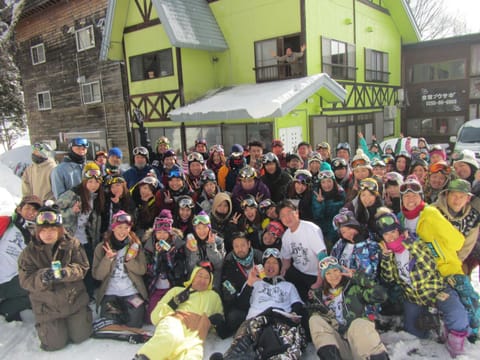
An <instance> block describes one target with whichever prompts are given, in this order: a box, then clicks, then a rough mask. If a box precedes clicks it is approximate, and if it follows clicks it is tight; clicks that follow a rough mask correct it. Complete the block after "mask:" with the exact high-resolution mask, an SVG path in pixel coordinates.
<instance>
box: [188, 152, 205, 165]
mask: <svg viewBox="0 0 480 360" xmlns="http://www.w3.org/2000/svg"><path fill="white" fill-rule="evenodd" d="M187 161H188V162H189V163H190V162H194V161H197V162H199V163H201V164H203V155H202V154H200V153H198V152H193V153H191V154H188V156H187Z"/></svg>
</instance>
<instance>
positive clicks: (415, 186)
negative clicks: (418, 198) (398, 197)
mask: <svg viewBox="0 0 480 360" xmlns="http://www.w3.org/2000/svg"><path fill="white" fill-rule="evenodd" d="M407 192H413V193H415V194H421V193H423V189H422V185H420V184H419V183H417V182H413V181H406V182H404V183H403V184H402V185H400V194H402V195H404V194H406V193H407Z"/></svg>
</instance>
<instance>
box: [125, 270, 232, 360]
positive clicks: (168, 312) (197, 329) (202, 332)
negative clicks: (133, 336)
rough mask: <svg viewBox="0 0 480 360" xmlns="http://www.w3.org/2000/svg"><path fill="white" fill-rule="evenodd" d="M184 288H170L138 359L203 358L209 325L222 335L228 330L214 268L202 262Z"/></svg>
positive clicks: (152, 318) (158, 305) (156, 309)
mask: <svg viewBox="0 0 480 360" xmlns="http://www.w3.org/2000/svg"><path fill="white" fill-rule="evenodd" d="M184 285H185V287H180V286H176V287H174V288H172V289H170V290H169V291H168V292H167V293H166V294H165V295H164V296H163V297H162V299H161V300H160V301H159V303H158V304H157V306H156V307H155V309H154V310H153V312H152V315H151V320H152V323H153V324H154V325H155V326H156V329H155V334H154V335H153V337H152V338H151V339H150V340H149V341H148V342H147V343H146V344H145V345H143V346H142V347H141V348H140V350H139V351H138V353H137V355H136V356H135V359H149V360H162V359H169V360H173V359H189V360H195V359H199V360H201V359H203V343H204V341H205V338H206V337H207V334H208V331H209V329H210V326H211V325H213V326H215V327H216V330H217V333H218V334H219V336H222V335H221V334H223V329H226V325H225V321H224V319H223V308H222V301H221V300H220V296H219V295H218V294H217V293H216V292H215V291H213V290H212V285H213V267H212V264H211V263H210V262H207V261H203V262H200V263H199V264H198V265H197V266H196V267H195V268H194V269H193V271H192V274H191V276H190V279H189V280H188V281H186V282H185V283H184Z"/></svg>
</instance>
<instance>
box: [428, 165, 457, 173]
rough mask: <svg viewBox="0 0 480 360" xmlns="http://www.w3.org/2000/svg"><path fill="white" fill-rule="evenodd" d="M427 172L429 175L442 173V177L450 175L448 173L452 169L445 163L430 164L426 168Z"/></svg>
mask: <svg viewBox="0 0 480 360" xmlns="http://www.w3.org/2000/svg"><path fill="white" fill-rule="evenodd" d="M428 171H429V172H430V173H431V174H436V173H442V174H443V175H450V173H451V172H452V168H451V167H450V166H448V165H447V164H445V163H441V162H438V163H435V164H431V165H430V167H429V168H428Z"/></svg>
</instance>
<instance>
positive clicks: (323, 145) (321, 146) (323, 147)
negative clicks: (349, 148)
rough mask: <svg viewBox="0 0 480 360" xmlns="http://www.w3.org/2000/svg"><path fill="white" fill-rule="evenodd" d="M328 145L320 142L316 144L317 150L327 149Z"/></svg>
mask: <svg viewBox="0 0 480 360" xmlns="http://www.w3.org/2000/svg"><path fill="white" fill-rule="evenodd" d="M328 148H329V145H328V143H326V142H321V143H320V144H317V150H319V149H328Z"/></svg>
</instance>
